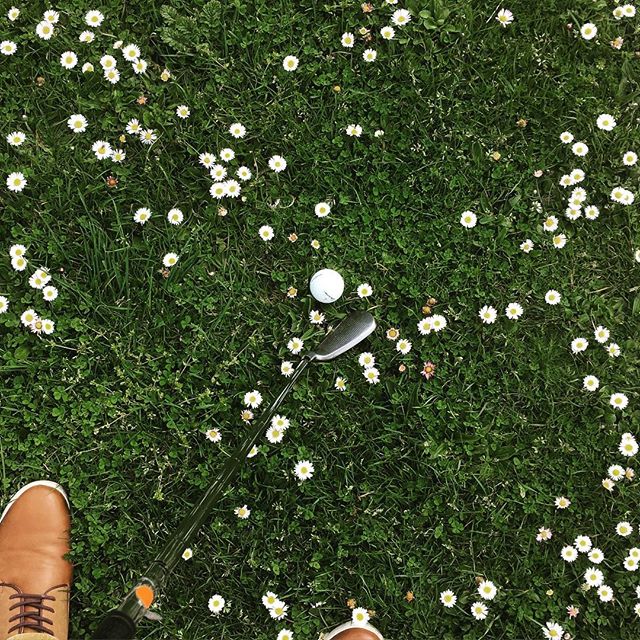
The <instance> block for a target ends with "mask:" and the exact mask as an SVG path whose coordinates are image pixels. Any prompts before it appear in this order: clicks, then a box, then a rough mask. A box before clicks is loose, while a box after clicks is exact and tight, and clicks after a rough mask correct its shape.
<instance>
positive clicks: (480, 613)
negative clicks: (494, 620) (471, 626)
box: [471, 602, 489, 620]
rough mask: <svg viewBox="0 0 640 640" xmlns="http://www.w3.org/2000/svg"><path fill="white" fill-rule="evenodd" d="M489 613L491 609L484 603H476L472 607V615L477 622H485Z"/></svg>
mask: <svg viewBox="0 0 640 640" xmlns="http://www.w3.org/2000/svg"><path fill="white" fill-rule="evenodd" d="M488 613H489V609H488V607H487V605H486V604H484V602H474V603H473V604H472V605H471V615H472V616H473V617H474V618H475V619H476V620H484V619H485V618H486V617H487V615H488Z"/></svg>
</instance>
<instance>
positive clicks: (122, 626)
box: [93, 609, 136, 640]
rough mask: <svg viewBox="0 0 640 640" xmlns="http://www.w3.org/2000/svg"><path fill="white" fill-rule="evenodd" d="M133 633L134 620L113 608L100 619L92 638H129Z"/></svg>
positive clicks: (94, 639) (103, 639) (113, 639)
mask: <svg viewBox="0 0 640 640" xmlns="http://www.w3.org/2000/svg"><path fill="white" fill-rule="evenodd" d="M135 634H136V625H135V622H134V621H133V620H132V619H131V618H130V617H129V616H128V615H127V614H126V613H123V612H122V611H120V610H118V609H114V610H113V611H109V613H107V615H106V616H105V618H104V619H103V620H102V622H101V623H100V626H99V627H98V628H97V630H96V632H95V633H94V634H93V640H131V639H132V638H133V637H134V636H135Z"/></svg>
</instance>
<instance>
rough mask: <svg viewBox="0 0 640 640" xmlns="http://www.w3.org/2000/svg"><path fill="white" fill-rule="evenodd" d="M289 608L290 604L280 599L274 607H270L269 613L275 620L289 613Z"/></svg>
mask: <svg viewBox="0 0 640 640" xmlns="http://www.w3.org/2000/svg"><path fill="white" fill-rule="evenodd" d="M288 610H289V605H287V604H285V603H284V602H282V601H281V600H279V601H278V602H276V603H275V604H274V605H273V607H271V608H270V609H269V615H270V616H271V617H272V618H273V619H274V620H282V619H283V618H284V617H285V616H286V615H287V611H288Z"/></svg>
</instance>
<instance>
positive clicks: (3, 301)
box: [0, 296, 9, 313]
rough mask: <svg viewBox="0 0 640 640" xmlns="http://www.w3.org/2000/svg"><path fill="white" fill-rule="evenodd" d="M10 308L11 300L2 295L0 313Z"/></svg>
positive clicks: (0, 297)
mask: <svg viewBox="0 0 640 640" xmlns="http://www.w3.org/2000/svg"><path fill="white" fill-rule="evenodd" d="M7 309H9V300H8V299H7V298H6V297H5V296H0V313H6V312H7Z"/></svg>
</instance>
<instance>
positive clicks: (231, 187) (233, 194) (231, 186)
mask: <svg viewBox="0 0 640 640" xmlns="http://www.w3.org/2000/svg"><path fill="white" fill-rule="evenodd" d="M225 189H226V190H227V195H228V196H229V197H230V198H237V197H238V196H239V195H240V191H242V188H241V187H240V183H239V182H238V181H237V180H227V181H226V182H225Z"/></svg>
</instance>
